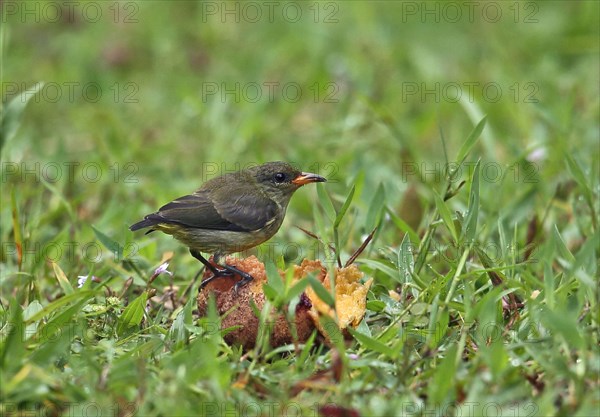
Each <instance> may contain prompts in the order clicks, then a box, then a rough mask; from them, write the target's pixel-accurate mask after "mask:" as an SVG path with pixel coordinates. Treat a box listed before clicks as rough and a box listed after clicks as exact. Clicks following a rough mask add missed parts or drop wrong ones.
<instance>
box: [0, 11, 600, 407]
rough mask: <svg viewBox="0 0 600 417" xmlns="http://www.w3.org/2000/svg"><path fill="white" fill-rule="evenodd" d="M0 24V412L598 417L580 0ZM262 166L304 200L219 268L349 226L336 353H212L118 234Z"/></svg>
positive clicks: (337, 241)
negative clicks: (353, 282)
mask: <svg viewBox="0 0 600 417" xmlns="http://www.w3.org/2000/svg"><path fill="white" fill-rule="evenodd" d="M0 7H1V8H2V20H1V26H0V36H1V41H2V46H1V48H2V50H1V56H2V60H1V64H0V81H1V86H2V102H3V105H2V119H1V125H0V139H1V141H0V146H1V152H2V153H1V165H2V181H1V205H0V206H1V210H2V211H1V220H0V236H1V242H2V246H1V251H0V268H1V269H0V271H1V278H0V290H1V294H0V366H1V372H0V415H3V416H4V415H6V416H24V415H28V416H29V415H34V416H54V415H67V416H76V415H87V416H192V415H227V416H257V415H262V416H276V415H295V416H300V415H302V416H307V415H308V416H318V415H324V416H339V415H362V416H375V415H377V416H379V415H389V416H421V415H428V416H430V415H440V416H442V415H444V416H446V415H456V416H480V415H482V416H500V415H502V416H555V415H556V416H559V415H560V416H567V415H568V416H598V415H600V412H599V411H598V410H599V409H600V382H599V381H600V380H599V373H600V355H599V349H598V348H599V345H598V339H599V336H598V323H599V320H600V310H599V308H598V296H599V292H598V251H599V246H600V245H599V243H600V242H599V231H598V207H599V204H600V202H599V190H600V188H599V186H600V184H599V175H598V174H599V169H600V163H599V160H600V158H599V155H600V149H599V148H600V145H599V143H600V138H599V118H600V106H599V103H600V100H599V97H600V94H599V85H600V80H599V74H600V64H599V62H600V59H599V54H600V48H599V37H598V35H599V33H598V27H599V21H598V20H599V18H598V16H599V12H600V6H599V3H598V2H596V1H575V2H573V1H551V2H533V1H532V2H529V1H524V2H504V1H501V2H500V1H498V2H473V3H466V2H465V3H463V2H445V3H436V2H429V1H427V2H409V1H407V2H400V1H380V2H367V1H351V2H350V1H349V2H335V1H331V2H330V1H323V2H316V1H314V2H313V1H309V2H267V3H259V2H246V3H234V2H231V3H225V2H210V1H206V2H198V3H195V2H192V1H177V2H167V1H152V2H140V1H121V2H108V1H107V2H104V1H101V2H97V1H90V2H87V1H86V2H41V1H40V2H38V1H24V2H17V1H4V2H2V4H1V5H0ZM271 160H286V161H289V162H292V163H294V164H295V165H297V166H298V167H300V168H302V169H303V170H305V171H312V172H316V173H318V174H320V175H323V176H325V177H327V178H328V179H329V181H328V182H327V183H325V184H318V187H314V186H310V187H305V188H304V189H302V190H301V191H299V192H298V193H296V195H295V196H294V197H293V199H292V201H291V203H290V206H289V208H288V214H287V217H286V219H285V221H284V224H283V226H282V228H281V230H280V231H279V233H278V234H277V235H276V236H275V237H274V238H273V239H272V240H271V241H269V242H268V243H266V244H264V245H262V246H261V247H259V248H256V249H254V250H251V251H249V252H248V253H245V254H243V256H247V255H250V254H255V255H257V256H258V257H259V258H260V259H261V261H263V262H265V263H267V264H270V263H275V264H276V265H278V266H280V267H283V268H291V267H292V266H293V265H295V264H299V263H300V262H301V261H302V259H304V258H309V259H320V260H321V261H322V262H323V263H325V264H326V265H328V266H329V267H331V268H333V267H334V266H335V265H336V263H337V260H338V259H339V260H340V261H341V262H342V263H344V262H346V261H347V260H348V259H349V258H350V257H351V256H352V255H353V254H354V253H355V252H356V251H357V249H358V248H359V247H360V246H361V244H362V243H363V242H364V241H365V239H366V237H367V236H368V235H369V233H371V232H372V231H374V234H373V236H372V237H373V239H372V240H371V241H370V242H369V244H368V245H367V246H366V248H365V249H364V250H363V251H362V252H361V253H360V255H359V256H358V257H357V259H356V260H355V263H356V264H357V265H358V266H359V267H360V269H361V271H362V272H364V274H365V277H364V280H366V279H367V278H369V277H372V278H374V284H373V285H372V287H371V289H370V291H369V294H368V302H367V312H366V315H365V318H364V320H363V321H362V323H361V324H360V326H359V327H358V328H357V329H356V331H355V332H354V333H353V334H354V336H353V337H352V338H351V339H350V340H348V341H346V342H344V341H342V340H340V339H339V338H334V342H333V343H332V344H331V345H323V344H318V343H316V342H315V340H314V339H310V340H309V342H307V343H305V344H297V345H289V346H284V347H278V348H271V347H269V346H265V345H264V344H263V345H259V347H257V348H255V349H253V350H251V351H248V352H243V351H242V350H241V349H240V348H239V347H235V346H228V345H227V344H225V343H224V341H223V338H222V334H221V332H220V331H218V320H219V317H218V316H217V315H216V314H214V313H210V314H209V315H208V316H207V317H199V316H198V314H197V311H196V305H195V303H196V294H197V292H198V284H199V283H198V282H197V281H193V278H194V276H195V275H196V273H197V272H198V270H199V266H200V264H199V263H198V262H197V261H196V260H195V259H194V258H192V257H191V256H190V255H189V253H188V251H187V248H185V247H184V246H182V245H181V244H179V243H178V242H177V241H175V240H173V239H172V238H170V237H169V236H167V235H163V234H160V233H153V234H151V235H148V236H144V235H143V234H141V233H132V232H130V231H129V230H128V226H129V225H131V224H133V223H134V222H136V221H138V220H140V219H141V218H142V217H143V215H145V214H147V213H149V212H152V211H154V210H156V209H157V208H158V207H159V206H160V205H162V204H164V203H167V202H168V201H171V200H172V199H174V198H176V197H179V196H181V195H184V194H188V193H190V192H192V191H193V190H195V189H196V188H197V187H199V186H200V185H201V184H202V183H203V182H204V181H206V180H207V179H209V178H212V177H214V176H216V175H220V174H223V173H225V172H230V171H235V170H236V169H239V168H243V167H245V166H248V165H250V164H257V163H262V162H266V161H271ZM344 203H349V205H348V204H344ZM343 208H344V209H345V208H347V210H345V211H344V210H343ZM296 226H298V227H296ZM299 227H301V228H304V229H306V230H308V231H310V232H311V233H312V234H314V235H317V236H318V237H319V240H316V239H314V238H312V237H310V236H308V235H307V234H305V233H304V232H302V231H301V230H300V229H299ZM166 259H170V266H169V271H171V272H172V273H173V275H172V276H170V275H168V274H161V275H159V276H158V277H154V279H151V278H152V276H153V274H154V271H155V269H156V268H157V267H158V266H159V265H160V264H161V263H162V262H163V261H164V260H166ZM86 276H88V277H92V276H93V277H94V278H93V279H88V280H87V281H86V283H85V284H83V285H82V286H81V288H79V286H78V283H79V281H80V279H79V278H80V277H86ZM271 302H272V305H276V306H279V308H281V309H282V310H286V309H287V305H288V304H289V303H295V302H297V300H296V299H295V297H292V295H291V294H290V293H289V292H288V291H287V289H280V293H279V294H278V295H277V296H275V295H273V296H272V297H271Z"/></svg>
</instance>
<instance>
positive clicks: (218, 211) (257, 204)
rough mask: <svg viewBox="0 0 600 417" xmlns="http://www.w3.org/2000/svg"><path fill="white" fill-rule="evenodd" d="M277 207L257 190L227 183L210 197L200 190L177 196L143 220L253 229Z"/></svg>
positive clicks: (241, 229) (196, 225) (270, 215)
mask: <svg viewBox="0 0 600 417" xmlns="http://www.w3.org/2000/svg"><path fill="white" fill-rule="evenodd" d="M255 194H257V195H255ZM219 195H220V196H221V197H220V198H219ZM278 209H279V207H278V206H277V204H276V203H275V202H274V201H272V200H271V199H269V198H268V197H266V196H264V195H263V194H261V193H254V194H249V193H247V192H244V191H243V190H242V189H236V188H231V187H229V189H228V192H227V193H219V194H218V195H217V197H213V198H211V197H209V195H208V193H205V192H201V191H199V192H195V193H194V194H190V195H186V196H183V197H180V198H178V199H176V200H173V201H171V202H170V203H167V204H165V205H164V206H162V207H161V208H160V209H159V210H158V211H157V212H156V213H153V214H150V215H148V216H146V220H147V221H149V222H152V224H158V223H177V224H181V225H184V226H188V227H194V228H199V229H213V230H230V231H253V230H258V229H262V228H263V227H265V226H266V225H268V224H269V223H270V222H272V221H273V219H274V218H275V216H276V214H277V211H278Z"/></svg>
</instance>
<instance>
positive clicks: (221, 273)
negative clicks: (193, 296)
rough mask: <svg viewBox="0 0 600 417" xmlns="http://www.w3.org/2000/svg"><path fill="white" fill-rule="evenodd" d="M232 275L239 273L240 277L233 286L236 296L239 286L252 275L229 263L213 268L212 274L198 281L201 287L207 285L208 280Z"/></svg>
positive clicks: (245, 282) (245, 283)
mask: <svg viewBox="0 0 600 417" xmlns="http://www.w3.org/2000/svg"><path fill="white" fill-rule="evenodd" d="M233 275H239V276H241V277H242V279H241V280H239V281H238V282H236V283H235V285H234V286H233V292H234V293H235V295H236V296H237V295H239V290H240V288H242V287H244V286H246V285H247V284H248V283H249V282H250V281H252V280H253V279H254V278H253V277H252V275H250V274H248V273H247V272H244V271H242V270H239V269H237V268H236V267H233V266H230V265H225V266H224V267H223V269H215V273H213V275H212V276H210V277H208V278H206V279H205V280H204V281H202V283H200V289H203V288H204V287H205V286H206V285H208V284H209V283H210V282H212V281H213V280H215V279H217V278H221V277H230V276H233Z"/></svg>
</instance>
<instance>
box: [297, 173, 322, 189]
mask: <svg viewBox="0 0 600 417" xmlns="http://www.w3.org/2000/svg"><path fill="white" fill-rule="evenodd" d="M325 181H327V179H325V178H323V177H321V176H320V175H317V174H311V173H310V172H302V173H300V175H298V176H297V177H296V178H294V179H293V180H292V182H293V183H294V184H296V185H297V186H301V185H304V184H308V183H311V182H325Z"/></svg>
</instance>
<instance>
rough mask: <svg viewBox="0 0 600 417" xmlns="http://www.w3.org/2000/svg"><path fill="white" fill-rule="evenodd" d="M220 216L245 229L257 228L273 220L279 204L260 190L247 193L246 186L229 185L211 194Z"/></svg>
mask: <svg viewBox="0 0 600 417" xmlns="http://www.w3.org/2000/svg"><path fill="white" fill-rule="evenodd" d="M213 199H214V202H215V209H216V210H217V212H218V213H219V214H220V215H221V217H222V218H223V219H225V220H227V221H229V222H231V223H233V224H235V225H238V226H240V227H242V228H244V229H246V230H259V229H262V228H263V227H265V226H267V225H269V224H270V223H272V222H273V221H275V219H276V216H277V214H278V213H279V210H280V209H279V206H278V205H277V203H276V202H275V201H273V200H271V199H270V198H269V197H267V196H266V195H264V194H263V193H262V192H252V193H249V192H248V189H247V188H246V187H242V186H240V187H233V188H231V187H229V189H228V192H227V193H217V195H216V196H213Z"/></svg>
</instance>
